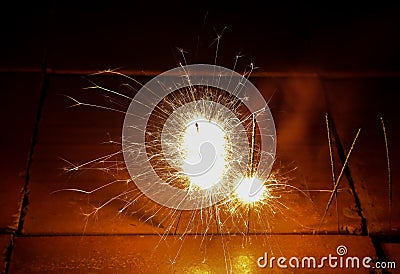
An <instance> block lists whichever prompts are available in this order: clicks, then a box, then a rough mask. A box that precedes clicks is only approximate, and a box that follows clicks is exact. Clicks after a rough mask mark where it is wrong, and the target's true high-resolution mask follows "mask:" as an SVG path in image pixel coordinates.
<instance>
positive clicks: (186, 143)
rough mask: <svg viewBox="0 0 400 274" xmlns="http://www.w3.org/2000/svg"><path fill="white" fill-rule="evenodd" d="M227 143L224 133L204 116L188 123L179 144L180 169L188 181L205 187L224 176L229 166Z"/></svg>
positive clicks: (210, 185)
mask: <svg viewBox="0 0 400 274" xmlns="http://www.w3.org/2000/svg"><path fill="white" fill-rule="evenodd" d="M226 143H227V137H226V133H225V132H224V130H223V129H222V128H221V126H219V125H218V124H216V123H213V122H212V121H208V120H205V119H204V118H203V119H197V120H194V121H192V122H191V123H190V124H188V126H187V127H186V130H185V133H184V140H183V144H182V147H183V148H182V151H183V153H184V162H183V165H182V169H183V172H184V173H185V174H186V175H187V176H189V178H190V182H191V184H194V185H196V186H199V187H201V188H202V189H208V188H210V187H212V186H214V185H215V184H217V183H219V182H220V181H221V180H222V179H223V175H224V173H225V172H226V169H227V165H228V159H227V157H228V155H227V154H228V153H227V147H228V146H227V144H226Z"/></svg>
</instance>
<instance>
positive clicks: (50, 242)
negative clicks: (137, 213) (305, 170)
mask: <svg viewBox="0 0 400 274" xmlns="http://www.w3.org/2000/svg"><path fill="white" fill-rule="evenodd" d="M338 247H340V250H339V251H337V248H338ZM337 252H339V253H337ZM340 252H343V253H340ZM265 253H267V256H268V259H270V258H271V257H272V256H274V257H276V258H278V257H280V256H282V257H285V258H287V261H286V264H287V265H288V266H289V264H288V261H289V260H290V259H291V257H296V258H298V259H299V260H300V262H301V260H302V258H303V257H306V256H307V257H310V256H311V257H315V258H316V261H318V262H320V260H321V258H322V257H324V256H329V255H331V256H334V257H336V258H338V257H339V258H343V267H340V260H341V259H336V260H337V262H338V265H337V267H336V268H331V267H329V264H328V261H325V265H324V267H323V268H322V269H323V271H324V272H328V273H337V271H338V269H340V272H341V273H353V272H354V270H355V269H354V268H353V269H352V268H350V266H351V265H350V264H348V266H349V268H346V259H347V258H348V257H358V258H359V260H360V269H358V271H359V272H360V273H369V270H370V269H366V268H363V266H362V260H363V258H365V257H370V258H371V259H376V255H375V250H374V248H373V245H372V243H371V241H370V239H369V238H368V237H360V236H333V235H332V236H295V235H270V236H265V235H257V236H256V235H252V236H249V237H247V236H224V237H221V236H218V235H214V236H213V237H211V238H208V237H207V238H205V239H203V238H202V237H201V235H198V236H197V237H196V236H187V237H174V236H168V237H165V238H161V237H160V236H122V237H121V236H107V237H104V236H94V237H93V236H92V237H79V236H76V237H23V238H17V239H16V241H15V250H14V253H13V256H12V260H11V262H12V263H11V265H10V272H9V273H43V272H57V273H88V272H90V273H108V272H110V271H113V272H118V273H132V272H135V273H154V271H158V272H162V273H177V272H179V273H188V272H190V273H196V272H207V273H225V272H226V271H229V270H232V271H233V273H264V271H266V270H268V271H273V272H279V271H282V269H280V268H279V267H278V265H277V264H276V263H277V261H276V260H275V262H274V263H275V264H273V267H272V268H271V267H270V266H271V264H268V265H267V266H266V268H265V269H263V268H260V267H258V265H257V260H258V259H259V258H260V257H263V256H265ZM338 254H343V255H341V256H338ZM293 260H294V259H293ZM334 260H335V259H334ZM262 263H263V260H260V264H261V265H262ZM332 263H333V262H332ZM300 265H301V263H300ZM371 266H373V265H372V264H371ZM306 268H307V262H306V264H305V267H304V268H303V269H302V270H301V271H302V272H307V273H308V272H311V271H313V272H315V271H316V270H315V269H310V270H309V269H306ZM291 270H295V269H290V268H289V269H288V271H289V272H290V271H291Z"/></svg>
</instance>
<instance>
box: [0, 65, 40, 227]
mask: <svg viewBox="0 0 400 274" xmlns="http://www.w3.org/2000/svg"><path fill="white" fill-rule="evenodd" d="M40 81H41V79H40V76H39V75H37V74H18V73H1V74H0V90H1V94H2V95H3V98H4V100H2V103H1V105H2V106H1V114H2V115H1V123H2V125H3V128H4V129H6V130H4V131H3V132H2V134H1V136H0V140H1V143H2V144H3V145H2V147H1V153H2V155H3V157H1V159H0V172H1V174H2V179H1V180H0V230H15V229H16V228H17V226H18V220H19V212H20V206H21V190H22V187H23V185H24V182H25V178H26V174H25V172H26V167H27V160H28V155H29V150H30V147H31V140H32V133H33V129H34V122H35V118H36V112H37V108H38V103H39V96H40Z"/></svg>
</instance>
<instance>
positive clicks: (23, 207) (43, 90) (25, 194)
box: [4, 52, 48, 273]
mask: <svg viewBox="0 0 400 274" xmlns="http://www.w3.org/2000/svg"><path fill="white" fill-rule="evenodd" d="M43 60H44V62H43V68H42V70H41V83H40V97H39V103H38V107H37V112H36V117H35V122H34V127H33V132H32V137H31V145H30V148H29V154H28V160H27V164H26V169H25V182H24V185H23V187H22V191H21V194H22V197H21V201H20V208H19V219H18V226H17V229H16V230H15V231H13V233H12V234H11V235H12V236H11V240H10V245H9V246H8V248H7V254H6V267H5V271H4V273H8V272H9V267H10V261H11V255H12V252H13V249H14V241H15V238H16V237H17V236H19V235H21V234H22V229H23V226H24V219H25V216H26V214H27V210H28V204H29V199H28V198H29V180H30V170H31V166H32V162H33V154H34V151H35V146H36V144H37V142H38V140H37V136H38V132H39V124H40V120H41V116H42V110H43V106H44V102H45V100H46V95H47V87H48V74H47V52H45V54H44V58H43Z"/></svg>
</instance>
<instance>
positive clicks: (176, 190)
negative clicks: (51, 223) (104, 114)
mask: <svg viewBox="0 0 400 274" xmlns="http://www.w3.org/2000/svg"><path fill="white" fill-rule="evenodd" d="M275 136H276V135H275V125H274V122H273V118H272V115H271V112H270V111H269V108H268V106H267V103H266V102H265V100H264V98H263V97H262V95H261V94H260V93H259V92H258V90H257V89H256V88H255V86H254V85H252V84H251V83H250V81H248V79H247V78H246V76H244V75H240V74H238V73H236V72H234V71H232V70H229V69H226V68H223V67H219V66H215V65H189V66H181V67H178V68H175V69H172V70H170V71H167V72H164V73H162V74H160V75H158V76H157V77H155V78H153V79H152V80H151V81H149V82H148V83H147V84H146V85H144V86H143V87H142V88H141V89H140V90H139V92H138V93H137V94H136V96H135V97H134V98H133V100H132V102H131V104H130V106H129V108H128V111H127V113H126V116H125V121H124V127H123V133H122V150H123V154H124V159H125V163H126V166H127V169H128V171H129V174H130V175H131V177H132V180H133V181H134V182H135V184H136V185H137V187H138V188H139V189H140V190H141V191H142V192H143V193H144V194H145V195H146V196H147V197H148V198H150V199H152V200H153V201H155V202H157V203H159V204H161V205H163V206H166V207H169V208H174V209H179V210H194V209H202V208H206V207H209V206H212V205H213V204H215V203H217V202H220V201H223V200H226V199H230V198H231V197H232V195H234V192H235V189H237V191H239V192H238V193H240V197H242V198H244V197H245V196H247V198H244V199H243V200H244V201H246V200H247V199H250V200H252V201H256V200H257V199H261V198H262V196H263V195H262V194H259V193H260V191H261V192H262V189H263V187H262V185H263V182H264V181H266V180H267V178H268V175H269V172H270V170H271V168H272V164H273V162H274V157H275V148H276V138H275ZM253 177H254V178H258V179H251V180H250V179H248V178H253ZM246 178H247V179H246ZM253 185H255V186H253ZM254 188H256V189H257V190H258V192H254V193H251V192H252V191H253V189H254ZM247 190H248V191H247ZM245 192H248V193H247V194H244V193H245ZM243 195H244V196H243Z"/></svg>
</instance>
